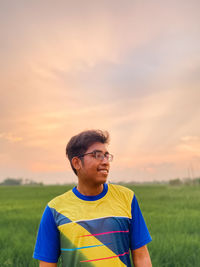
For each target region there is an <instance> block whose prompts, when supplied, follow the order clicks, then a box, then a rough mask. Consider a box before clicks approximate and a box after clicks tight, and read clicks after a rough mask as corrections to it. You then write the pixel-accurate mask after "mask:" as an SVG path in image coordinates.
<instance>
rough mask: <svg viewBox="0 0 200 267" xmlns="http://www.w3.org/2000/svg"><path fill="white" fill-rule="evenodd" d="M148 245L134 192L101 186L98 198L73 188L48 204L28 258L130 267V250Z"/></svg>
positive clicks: (75, 266) (80, 266) (85, 266)
mask: <svg viewBox="0 0 200 267" xmlns="http://www.w3.org/2000/svg"><path fill="white" fill-rule="evenodd" d="M150 241H151V236H150V234H149V231H148V229H147V226H146V224H145V221H144V219H143V216H142V213H141V211H140V208H139V205H138V202H137V199H136V197H135V195H134V192H133V191H131V190H130V189H128V188H126V187H123V186H120V185H112V184H104V189H103V191H102V192H101V193H100V194H99V195H97V196H84V195H82V194H81V193H80V192H79V191H78V190H77V189H76V187H74V188H73V189H72V190H70V191H68V192H66V193H64V194H63V195H60V196H58V197H56V198H54V199H53V200H52V201H50V202H49V203H48V205H47V207H46V209H45V211H44V214H43V216H42V219H41V222H40V227H39V231H38V237H37V241H36V246H35V251H34V255H33V257H34V258H36V259H39V260H42V261H46V262H57V261H58V258H59V256H61V257H62V263H63V266H66V267H67V266H69V267H92V266H93V267H100V266H101V267H102V266H104V267H106V266H109V267H117V266H120V267H123V266H128V267H130V266H131V263H130V255H129V253H130V249H131V250H134V249H137V248H140V247H142V246H144V245H145V244H147V243H148V242H150Z"/></svg>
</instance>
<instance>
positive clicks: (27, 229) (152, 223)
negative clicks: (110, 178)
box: [0, 185, 200, 267]
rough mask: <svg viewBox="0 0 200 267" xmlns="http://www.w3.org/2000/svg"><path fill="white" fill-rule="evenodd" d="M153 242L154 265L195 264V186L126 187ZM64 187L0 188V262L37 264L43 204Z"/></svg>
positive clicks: (198, 225) (198, 237) (199, 229)
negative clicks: (38, 233) (34, 252)
mask: <svg viewBox="0 0 200 267" xmlns="http://www.w3.org/2000/svg"><path fill="white" fill-rule="evenodd" d="M129 187H130V188H131V189H133V190H134V191H135V194H136V196H137V198H138V200H139V203H140V207H141V209H142V212H143V215H144V217H145V220H146V223H147V225H148V228H149V230H150V233H151V236H152V239H153V241H152V242H151V243H150V244H149V245H148V248H149V251H150V255H151V259H152V263H153V266H154V267H162V266H163V267H164V266H166V267H189V266H192V267H197V266H200V187H199V186H196V187H195V186H178V187H172V186H167V185H161V186H158V185H150V186H129ZM69 188H71V187H70V186H41V187H39V186H38V187H28V186H27V187H25V186H19V187H4V186H1V187H0V266H1V267H4V266H17V267H20V266H25V267H28V266H38V262H37V260H34V259H33V258H32V254H33V249H34V245H35V238H36V234H37V228H38V224H39V221H40V218H41V215H42V213H43V209H44V207H45V206H46V204H47V202H48V201H49V200H51V199H52V198H53V197H55V196H57V195H59V194H62V193H64V192H65V191H67V190H68V189H69Z"/></svg>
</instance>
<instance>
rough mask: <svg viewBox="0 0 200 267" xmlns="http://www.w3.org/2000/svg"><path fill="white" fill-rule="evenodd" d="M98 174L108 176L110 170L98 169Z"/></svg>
mask: <svg viewBox="0 0 200 267" xmlns="http://www.w3.org/2000/svg"><path fill="white" fill-rule="evenodd" d="M98 172H100V173H102V174H105V175H107V174H108V169H98Z"/></svg>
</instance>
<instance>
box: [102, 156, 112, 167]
mask: <svg viewBox="0 0 200 267" xmlns="http://www.w3.org/2000/svg"><path fill="white" fill-rule="evenodd" d="M102 164H106V165H110V162H109V160H108V158H107V157H106V156H104V158H103V160H102Z"/></svg>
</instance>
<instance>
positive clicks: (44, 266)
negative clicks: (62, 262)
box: [40, 261, 57, 267]
mask: <svg viewBox="0 0 200 267" xmlns="http://www.w3.org/2000/svg"><path fill="white" fill-rule="evenodd" d="M40 267H57V263H51V262H45V261H40Z"/></svg>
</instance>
